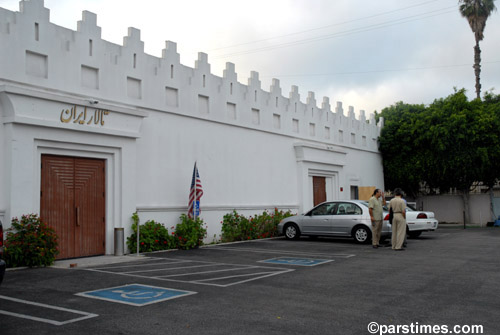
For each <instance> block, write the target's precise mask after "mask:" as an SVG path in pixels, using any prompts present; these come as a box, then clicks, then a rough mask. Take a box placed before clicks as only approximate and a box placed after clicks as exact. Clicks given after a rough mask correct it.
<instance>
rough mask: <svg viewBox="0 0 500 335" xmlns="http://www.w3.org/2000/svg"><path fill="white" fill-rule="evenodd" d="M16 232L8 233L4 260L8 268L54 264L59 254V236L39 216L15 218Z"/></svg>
mask: <svg viewBox="0 0 500 335" xmlns="http://www.w3.org/2000/svg"><path fill="white" fill-rule="evenodd" d="M11 223H12V228H13V229H14V231H15V232H9V233H7V238H6V241H5V248H4V258H5V262H6V263H7V266H8V267H18V266H29V267H33V266H48V265H52V264H54V261H55V259H56V256H57V254H58V253H59V251H58V250H57V245H58V241H57V235H56V233H55V231H54V229H52V228H50V227H49V226H48V225H47V224H46V223H44V222H42V221H41V220H40V218H39V217H38V215H37V214H28V215H23V216H22V217H21V220H19V219H18V218H13V219H12V221H11Z"/></svg>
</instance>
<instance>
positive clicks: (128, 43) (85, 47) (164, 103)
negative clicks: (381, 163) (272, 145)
mask: <svg viewBox="0 0 500 335" xmlns="http://www.w3.org/2000/svg"><path fill="white" fill-rule="evenodd" d="M19 8H20V10H19V12H12V11H9V10H6V9H3V8H0V46H1V48H2V52H1V53H0V68H1V69H2V70H1V71H0V84H2V83H11V84H15V85H29V86H31V87H35V88H39V89H43V90H52V91H57V92H63V93H65V94H70V95H78V96H83V97H88V99H89V100H99V101H104V102H108V103H110V104H113V103H114V104H117V103H119V104H124V105H127V106H128V107H132V108H137V109H140V110H145V111H151V112H152V113H174V114H182V115H186V116H190V117H195V118H200V119H206V120H210V121H214V122H219V123H227V124H234V125H238V126H241V127H248V128H253V129H256V130H261V131H266V132H272V133H278V134H281V135H284V136H292V137H296V138H298V139H301V140H303V139H307V140H311V141H318V142H322V143H327V144H335V145H339V146H348V147H356V148H359V149H363V150H369V151H377V150H378V149H377V143H376V139H377V138H378V136H379V133H380V126H381V125H382V124H383V120H381V121H380V122H379V125H377V124H376V122H375V118H374V116H373V115H370V116H369V117H368V119H367V116H366V114H365V112H364V111H363V110H361V111H359V113H358V114H359V117H356V114H355V111H354V107H352V106H349V107H348V108H347V110H346V111H345V110H344V106H343V104H342V103H341V102H337V103H336V104H335V105H334V106H335V107H334V109H333V110H332V104H331V102H330V99H329V98H328V97H323V98H322V99H317V97H316V96H315V94H314V93H313V92H308V93H307V96H306V97H305V102H303V101H302V100H301V94H300V93H299V88H298V87H297V86H292V87H291V90H290V92H288V93H283V89H282V88H281V86H280V81H279V80H278V79H272V84H271V86H270V88H269V91H266V90H264V89H262V83H261V80H260V78H259V73H258V72H255V71H252V72H251V73H250V77H249V78H248V80H247V83H246V84H242V83H240V82H238V74H237V72H236V67H235V65H234V64H233V63H226V68H225V70H224V71H223V75H222V77H219V76H216V75H214V74H212V73H211V65H210V63H209V57H208V55H207V54H205V53H199V54H198V59H197V60H196V61H195V64H194V67H193V68H191V67H188V66H185V65H182V64H181V63H180V55H179V53H178V52H177V44H176V43H174V42H171V41H166V42H165V48H164V49H163V50H162V56H161V58H158V57H155V56H151V55H148V54H147V53H145V52H144V42H143V41H142V40H141V31H140V30H139V29H136V28H132V27H131V28H129V29H128V32H127V36H125V37H124V38H123V45H117V44H114V43H111V42H108V41H105V40H103V39H102V38H101V27H99V26H98V25H97V15H96V14H94V13H91V12H88V11H83V12H82V19H81V20H80V21H78V22H77V30H76V31H73V30H70V29H67V28H63V27H60V26H57V25H55V24H53V23H51V22H50V11H49V9H47V8H45V7H44V1H43V0H29V1H28V0H23V1H20V6H19ZM286 95H288V96H286ZM318 100H320V101H321V105H320V106H318Z"/></svg>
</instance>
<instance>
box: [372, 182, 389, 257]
mask: <svg viewBox="0 0 500 335" xmlns="http://www.w3.org/2000/svg"><path fill="white" fill-rule="evenodd" d="M385 204H386V202H385V196H384V193H383V192H382V191H381V190H380V189H378V188H376V189H375V191H373V194H372V197H371V198H370V200H369V201H368V208H369V211H370V218H371V221H372V235H373V236H372V246H373V247H374V248H378V247H379V242H380V233H381V231H382V224H383V222H384V213H383V208H382V206H385Z"/></svg>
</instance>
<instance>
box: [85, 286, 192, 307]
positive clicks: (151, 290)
mask: <svg viewBox="0 0 500 335" xmlns="http://www.w3.org/2000/svg"><path fill="white" fill-rule="evenodd" d="M191 294H196V292H192V291H181V290H175V289H171V288H164V287H155V286H149V285H140V284H130V285H124V286H119V287H111V288H105V289H101V290H95V291H88V292H83V293H78V294H77V295H79V296H83V297H87V298H94V299H100V300H106V301H111V302H117V303H122V304H127V305H133V306H145V305H149V304H154V303H157V302H161V301H165V300H170V299H175V298H179V297H183V296H187V295H191Z"/></svg>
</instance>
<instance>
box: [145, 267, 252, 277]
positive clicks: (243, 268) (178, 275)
mask: <svg viewBox="0 0 500 335" xmlns="http://www.w3.org/2000/svg"><path fill="white" fill-rule="evenodd" d="M257 267H258V266H245V267H239V268H238V267H235V268H233V269H222V270H212V271H201V272H191V273H178V274H175V275H166V276H157V277H155V278H171V277H182V276H192V275H199V274H206V273H215V272H225V271H237V270H246V269H252V268H257Z"/></svg>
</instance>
